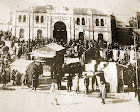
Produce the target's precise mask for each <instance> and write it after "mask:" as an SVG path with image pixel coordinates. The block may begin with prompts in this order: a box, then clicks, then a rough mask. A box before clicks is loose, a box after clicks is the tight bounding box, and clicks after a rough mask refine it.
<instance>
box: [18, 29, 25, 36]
mask: <svg viewBox="0 0 140 112" xmlns="http://www.w3.org/2000/svg"><path fill="white" fill-rule="evenodd" d="M19 38H24V29H23V28H21V29H20V32H19Z"/></svg>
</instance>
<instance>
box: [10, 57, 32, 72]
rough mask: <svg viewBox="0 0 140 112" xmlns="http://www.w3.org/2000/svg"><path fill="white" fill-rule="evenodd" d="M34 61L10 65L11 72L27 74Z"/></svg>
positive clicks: (18, 61) (22, 61) (21, 61)
mask: <svg viewBox="0 0 140 112" xmlns="http://www.w3.org/2000/svg"><path fill="white" fill-rule="evenodd" d="M33 63H34V61H33V60H16V61H14V62H13V63H11V64H10V67H11V70H17V71H19V72H20V73H23V74H25V73H26V70H27V68H28V67H29V66H30V65H31V64H33Z"/></svg>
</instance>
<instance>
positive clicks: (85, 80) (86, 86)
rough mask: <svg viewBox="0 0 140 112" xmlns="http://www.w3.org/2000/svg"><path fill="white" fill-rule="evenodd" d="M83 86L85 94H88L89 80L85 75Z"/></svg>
mask: <svg viewBox="0 0 140 112" xmlns="http://www.w3.org/2000/svg"><path fill="white" fill-rule="evenodd" d="M84 85H85V94H88V92H89V91H88V88H89V78H88V77H87V74H85V78H84Z"/></svg>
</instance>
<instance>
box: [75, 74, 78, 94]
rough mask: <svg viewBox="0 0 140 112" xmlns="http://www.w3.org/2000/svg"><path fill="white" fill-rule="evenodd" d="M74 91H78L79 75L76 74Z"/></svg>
mask: <svg viewBox="0 0 140 112" xmlns="http://www.w3.org/2000/svg"><path fill="white" fill-rule="evenodd" d="M75 91H76V93H78V91H79V76H78V74H76V76H75Z"/></svg>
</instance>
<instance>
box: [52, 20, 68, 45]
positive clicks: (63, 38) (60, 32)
mask: <svg viewBox="0 0 140 112" xmlns="http://www.w3.org/2000/svg"><path fill="white" fill-rule="evenodd" d="M53 37H54V38H55V39H56V41H57V42H61V44H66V43H67V31H66V25H65V24H64V23H63V22H61V21H59V22H56V23H55V24H54V30H53Z"/></svg>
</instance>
